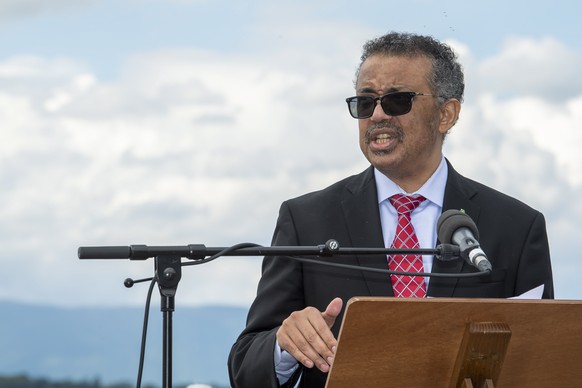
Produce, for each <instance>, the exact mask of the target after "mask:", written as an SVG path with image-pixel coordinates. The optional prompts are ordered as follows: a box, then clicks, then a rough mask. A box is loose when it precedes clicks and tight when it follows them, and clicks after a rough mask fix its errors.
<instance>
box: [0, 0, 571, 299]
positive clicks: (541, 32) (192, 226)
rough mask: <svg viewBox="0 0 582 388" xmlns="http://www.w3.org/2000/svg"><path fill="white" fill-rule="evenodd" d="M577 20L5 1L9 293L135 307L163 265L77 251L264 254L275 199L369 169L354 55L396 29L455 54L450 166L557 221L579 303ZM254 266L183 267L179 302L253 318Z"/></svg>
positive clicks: (552, 11) (528, 6) (416, 8)
mask: <svg viewBox="0 0 582 388" xmlns="http://www.w3.org/2000/svg"><path fill="white" fill-rule="evenodd" d="M580 7H581V6H580V5H579V2H576V1H556V2H552V3H548V2H537V1H513V2H506V1H488V2H468V1H428V0H426V1H406V2H395V1H368V0H364V1H358V2H354V1H350V2H348V1H310V2H306V1H295V2H276V1H221V2H218V1H210V0H208V1H203V0H198V1H196V0H191V1H188V0H181V1H180V0H174V1H171V0H167V1H162V0H144V1H137V0H135V1H129V0H117V1H113V0H103V1H98V0H53V1H51V2H46V1H44V0H3V1H2V3H1V5H0V123H2V142H1V143H0V182H2V190H0V201H1V203H3V204H5V206H3V207H2V208H0V219H2V224H1V225H0V243H1V245H2V247H3V251H2V252H0V264H1V265H2V266H3V271H4V273H18V274H21V276H13V277H7V278H5V279H4V281H3V282H2V284H1V285H0V298H1V299H6V300H15V301H23V302H28V303H39V304H56V305H65V306H77V305H110V304H115V305H127V304H132V305H133V304H140V305H141V304H142V302H143V299H144V297H145V288H143V287H136V288H134V289H132V290H125V289H124V288H123V286H122V281H123V279H124V278H125V277H128V276H130V277H136V278H137V277H140V276H148V275H150V274H151V272H152V267H153V263H150V262H139V263H136V262H129V261H91V262H88V261H83V262H81V261H79V260H77V258H76V249H77V247H78V246H81V245H129V244H149V245H177V244H180V245H182V244H188V243H202V244H206V245H208V246H228V245H232V244H235V243H238V242H244V241H251V242H256V243H260V244H265V245H267V244H269V242H270V238H271V234H272V229H273V227H274V224H275V220H276V217H277V211H278V207H279V205H280V203H281V202H282V201H283V200H285V199H287V198H290V197H293V196H296V195H300V194H302V193H305V192H307V191H312V190H316V189H319V188H323V187H325V186H327V185H329V184H331V183H332V182H334V181H335V180H337V179H340V178H342V177H344V176H347V175H351V174H355V173H358V172H359V171H361V170H363V169H364V168H366V162H365V160H364V158H363V156H362V155H361V154H360V151H359V149H358V146H357V134H356V123H355V122H354V120H353V119H351V118H350V117H349V115H348V114H347V111H346V109H345V103H344V99H345V97H347V96H349V95H352V94H353V90H352V80H353V75H354V70H355V67H356V65H357V64H358V58H359V54H360V49H361V46H362V44H363V43H364V41H365V40H367V39H369V38H372V37H374V36H377V35H380V34H382V33H383V32H386V31H389V30H404V31H412V32H419V33H427V34H431V35H434V36H435V37H437V38H439V39H441V40H445V41H447V42H449V43H450V44H451V45H453V47H454V48H455V49H456V50H457V52H458V53H459V55H460V58H461V61H462V63H463V65H464V68H465V72H466V79H467V94H466V99H465V103H464V105H463V110H462V112H461V119H460V121H459V123H458V124H457V126H456V127H455V128H454V130H453V132H452V133H451V135H450V136H449V137H448V139H447V143H446V145H445V154H446V156H447V157H448V158H449V159H450V160H451V161H452V163H453V164H454V165H455V167H456V168H457V169H458V170H459V171H460V172H462V173H463V174H465V175H467V176H470V177H472V178H474V179H476V180H479V181H481V182H483V183H485V184H488V185H490V186H493V187H495V188H497V189H499V190H501V191H504V192H506V193H508V194H510V195H513V196H515V197H517V198H519V199H521V200H523V201H525V202H527V203H528V204H530V205H531V206H533V207H535V208H537V209H539V210H540V211H542V212H543V213H544V214H545V215H546V218H547V222H548V231H549V234H550V245H551V250H552V255H553V260H554V272H555V282H556V295H557V297H559V298H567V299H578V298H580V296H581V295H582V285H577V284H576V283H578V282H577V279H576V277H575V276H574V275H573V272H574V271H575V270H576V269H577V267H576V258H575V255H574V254H573V252H574V245H573V244H572V242H575V241H577V238H578V236H579V235H580V233H581V232H582V224H581V223H580V221H579V220H580V219H582V217H581V216H582V205H581V204H580V203H576V202H574V203H572V204H570V205H568V206H563V201H564V200H563V199H562V197H563V196H566V197H568V198H580V195H581V194H582V187H581V185H582V171H581V170H580V168H579V166H580V165H582V154H581V153H580V152H579V149H580V145H582V134H581V131H580V128H579V123H580V122H581V119H582V78H581V77H580V76H579V69H580V68H581V67H582V43H581V41H580V39H579V37H580V36H582V33H581V32H582V31H581V29H582V28H581V27H580V25H579V22H578V20H577V19H578V16H579V15H580V14H581V12H580V11H581V10H580ZM578 202H580V201H578ZM330 237H332V236H330ZM259 271H260V258H248V259H243V258H224V259H221V260H218V261H215V262H212V263H210V264H207V265H205V266H196V267H190V268H188V269H186V270H185V272H186V273H185V276H184V280H183V281H182V282H181V284H180V289H179V294H178V296H179V303H184V304H192V305H199V304H210V303H220V304H235V305H242V306H247V305H248V304H249V303H250V302H251V300H252V298H253V295H254V292H255V288H256V282H257V280H258V277H259ZM23 279H26V280H23ZM24 283H25V286H24ZM224 284H228V285H229V287H224Z"/></svg>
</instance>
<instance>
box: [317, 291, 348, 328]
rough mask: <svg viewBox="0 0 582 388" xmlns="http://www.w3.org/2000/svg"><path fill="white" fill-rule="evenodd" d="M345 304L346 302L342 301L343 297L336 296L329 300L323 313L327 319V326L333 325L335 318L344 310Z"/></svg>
mask: <svg viewBox="0 0 582 388" xmlns="http://www.w3.org/2000/svg"><path fill="white" fill-rule="evenodd" d="M343 305H344V302H343V301H342V299H341V298H335V299H334V300H332V301H331V302H329V304H328V305H327V307H326V308H325V311H324V312H323V313H322V314H321V315H322V316H323V319H324V320H325V323H327V326H329V327H330V328H331V327H332V326H333V324H334V323H335V319H336V318H337V316H338V315H339V313H340V312H341V311H342V306H343Z"/></svg>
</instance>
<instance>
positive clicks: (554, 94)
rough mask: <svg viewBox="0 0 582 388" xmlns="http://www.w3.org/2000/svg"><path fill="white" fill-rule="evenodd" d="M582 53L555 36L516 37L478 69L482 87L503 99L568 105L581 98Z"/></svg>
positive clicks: (507, 41) (506, 42)
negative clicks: (538, 100)
mask: <svg viewBox="0 0 582 388" xmlns="http://www.w3.org/2000/svg"><path fill="white" fill-rule="evenodd" d="M581 66H582V53H581V52H577V51H574V50H573V49H571V48H569V47H568V46H566V45H565V44H564V43H562V42H560V41H558V40H556V39H555V38H552V37H545V38H542V39H533V38H523V37H514V38H509V39H507V40H506V41H505V43H504V46H503V47H502V49H501V52H500V53H498V54H496V55H495V56H493V57H490V58H488V59H486V60H484V61H483V62H482V63H481V64H480V65H479V68H478V69H477V76H478V78H479V79H480V84H481V85H482V88H486V89H487V90H489V91H490V92H495V93H499V94H501V96H502V97H503V96H516V95H517V96H522V97H523V96H526V97H529V96H539V97H540V98H542V99H544V100H545V101H553V102H556V103H564V101H567V100H568V99H571V98H575V97H576V96H579V95H580V93H581V91H582V79H580V77H579V69H580V67H581Z"/></svg>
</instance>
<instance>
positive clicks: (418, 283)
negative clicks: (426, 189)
mask: <svg viewBox="0 0 582 388" xmlns="http://www.w3.org/2000/svg"><path fill="white" fill-rule="evenodd" d="M424 200H425V198H424V197H422V196H417V197H409V196H406V195H403V194H396V195H393V196H392V197H390V203H391V204H392V206H394V208H395V209H396V211H397V212H398V225H397V226H396V235H395V236H394V241H393V242H392V246H391V248H418V247H419V245H418V238H417V237H416V232H415V231H414V227H413V226H412V222H411V220H410V213H412V211H413V210H414V209H416V207H417V206H418V205H419V204H420V203H421V202H422V201H424ZM388 267H389V268H390V270H392V271H403V272H424V269H423V264H422V256H420V255H391V256H389V258H388ZM390 279H391V280H392V289H393V290H394V296H396V297H398V298H424V297H425V296H426V285H425V283H424V278H423V277H421V276H400V275H390Z"/></svg>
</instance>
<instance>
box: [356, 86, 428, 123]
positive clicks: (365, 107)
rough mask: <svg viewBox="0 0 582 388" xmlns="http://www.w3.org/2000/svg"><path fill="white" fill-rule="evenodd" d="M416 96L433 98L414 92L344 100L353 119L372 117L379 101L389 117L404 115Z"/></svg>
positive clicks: (408, 110) (410, 107)
mask: <svg viewBox="0 0 582 388" xmlns="http://www.w3.org/2000/svg"><path fill="white" fill-rule="evenodd" d="M416 96H433V95H432V94H424V93H416V92H393V93H388V94H385V95H383V96H380V97H372V96H355V97H349V98H346V102H347V103H348V109H349V110H350V114H351V115H352V117H353V118H355V119H367V118H368V117H372V115H373V114H374V109H375V108H376V102H377V101H378V100H380V105H381V106H382V110H384V113H386V114H387V115H389V116H400V115H405V114H407V113H408V112H410V110H411V109H412V100H413V99H414V97H416Z"/></svg>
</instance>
